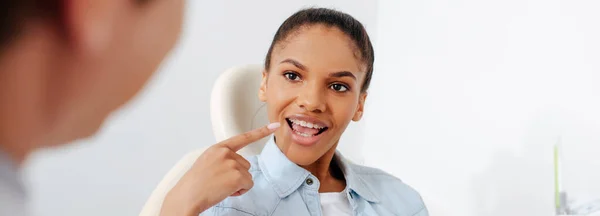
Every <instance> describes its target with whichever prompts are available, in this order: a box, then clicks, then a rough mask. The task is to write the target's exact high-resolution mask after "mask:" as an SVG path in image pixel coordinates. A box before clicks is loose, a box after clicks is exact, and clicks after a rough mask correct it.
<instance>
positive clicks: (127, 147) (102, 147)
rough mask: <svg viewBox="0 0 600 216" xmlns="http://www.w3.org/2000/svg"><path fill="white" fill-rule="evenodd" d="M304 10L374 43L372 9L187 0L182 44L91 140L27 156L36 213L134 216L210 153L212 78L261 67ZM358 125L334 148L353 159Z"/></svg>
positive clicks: (339, 1) (349, 0)
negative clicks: (355, 27)
mask: <svg viewBox="0 0 600 216" xmlns="http://www.w3.org/2000/svg"><path fill="white" fill-rule="evenodd" d="M306 5H316V6H335V7H336V8H338V9H341V10H343V11H346V12H348V13H350V14H352V15H354V16H355V17H356V18H358V19H359V20H361V21H363V23H364V24H365V25H366V26H367V28H368V30H369V31H370V32H372V35H373V36H374V35H375V33H376V29H375V28H374V27H375V21H376V18H377V17H376V10H377V1H371V0H369V1H366V0H303V1H293V2H290V1H278V0H259V1H244V0H224V1H189V4H188V5H187V7H186V9H187V11H188V12H189V13H188V14H187V15H186V22H187V23H186V25H185V29H184V34H183V38H182V40H181V41H180V44H179V46H178V47H177V48H176V49H175V50H174V53H173V55H172V56H171V57H170V58H169V60H168V61H167V62H166V63H165V64H164V65H163V66H162V68H161V72H160V73H159V74H158V75H157V76H156V77H155V78H154V79H153V81H152V82H151V84H150V85H149V86H148V88H147V89H145V90H144V92H143V93H142V94H141V96H140V97H138V98H137V99H136V100H135V101H134V102H133V103H132V104H130V105H129V106H128V107H127V108H126V109H124V110H123V111H122V112H120V113H118V114H116V115H115V116H114V117H113V118H112V119H111V121H109V122H107V124H106V127H105V128H104V129H103V130H102V131H101V133H100V134H99V136H97V137H95V138H94V139H92V140H87V141H82V143H79V144H78V145H72V146H69V147H67V148H62V149H56V150H48V151H44V152H40V153H38V154H36V155H34V156H33V157H32V158H31V160H30V161H29V164H28V166H27V167H26V169H25V174H26V178H27V179H28V181H29V184H28V185H29V187H30V192H31V196H30V197H31V199H32V203H31V205H32V207H33V208H34V210H35V213H36V215H44V216H46V215H48V216H80V215H87V216H105V215H114V216H131V215H137V214H138V213H139V212H140V210H141V208H142V206H143V205H144V202H145V201H146V199H147V198H148V196H149V195H150V193H151V192H152V190H153V189H154V188H155V186H156V185H157V184H158V183H159V181H160V179H161V178H162V177H163V176H164V175H165V174H166V173H167V171H168V170H169V169H170V168H171V167H172V166H173V165H175V163H176V162H177V161H178V160H179V159H180V158H181V157H183V156H184V155H185V154H186V153H188V152H190V151H192V150H194V149H198V148H202V147H205V146H208V145H212V144H214V142H215V138H214V136H213V134H212V130H211V123H210V115H209V107H210V106H209V104H208V103H209V99H210V94H211V88H212V86H213V83H214V82H215V80H216V78H217V76H218V75H219V73H221V72H222V71H224V70H226V69H227V68H230V67H232V66H236V65H244V64H254V63H257V64H261V63H262V62H263V59H264V57H265V54H266V53H267V49H268V47H269V45H270V43H271V40H272V38H273V35H274V33H275V31H276V30H277V28H278V27H279V25H280V24H281V23H282V22H283V21H284V20H285V18H287V17H288V16H290V15H291V14H292V13H293V12H295V11H297V10H298V9H300V8H301V7H304V6H306ZM362 127H363V126H362V123H360V124H353V125H351V126H350V128H349V129H348V131H349V132H350V133H347V134H346V135H345V136H344V137H343V139H344V140H345V141H344V143H343V144H342V145H341V146H340V148H341V149H342V150H343V151H344V153H346V154H347V155H349V156H351V155H359V154H358V150H359V149H360V148H358V147H355V146H356V145H358V143H360V142H361V140H362V131H363V129H361V128H362Z"/></svg>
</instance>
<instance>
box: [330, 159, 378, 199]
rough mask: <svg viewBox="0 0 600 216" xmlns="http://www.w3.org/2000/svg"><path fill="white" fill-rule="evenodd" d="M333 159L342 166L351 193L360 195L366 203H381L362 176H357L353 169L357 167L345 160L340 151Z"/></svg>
mask: <svg viewBox="0 0 600 216" xmlns="http://www.w3.org/2000/svg"><path fill="white" fill-rule="evenodd" d="M333 159H334V160H336V162H337V164H338V165H339V166H340V169H341V170H342V172H343V173H344V178H346V185H347V188H348V189H349V190H350V192H354V193H356V194H358V195H359V196H360V197H361V198H363V199H365V200H366V201H369V202H372V203H378V202H379V199H377V196H375V194H373V192H372V191H371V190H370V189H369V184H368V183H367V182H366V181H365V180H364V179H363V178H361V177H360V175H357V174H356V172H355V170H354V169H353V168H354V167H355V166H356V165H354V164H352V162H351V161H349V160H348V159H346V158H344V156H342V154H341V153H340V152H339V151H336V152H335V156H334V157H333Z"/></svg>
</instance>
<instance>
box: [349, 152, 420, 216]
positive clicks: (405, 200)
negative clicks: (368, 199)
mask: <svg viewBox="0 0 600 216" xmlns="http://www.w3.org/2000/svg"><path fill="white" fill-rule="evenodd" d="M349 166H350V167H351V169H352V170H353V172H354V174H355V175H356V176H357V177H358V178H360V179H361V180H362V182H363V184H364V185H365V187H367V188H368V190H369V191H371V192H372V193H373V195H374V196H375V197H376V198H377V199H378V200H379V201H380V202H379V204H380V205H384V206H385V208H386V209H393V210H394V212H406V214H407V215H415V214H417V213H419V212H424V211H426V207H425V203H424V202H423V199H422V198H421V195H420V194H419V192H417V190H415V189H414V188H413V187H411V186H409V185H408V184H406V183H404V182H403V181H402V180H401V179H400V178H398V177H396V176H393V175H391V174H389V173H387V172H385V171H383V170H381V169H377V168H373V167H367V166H361V165H356V164H349Z"/></svg>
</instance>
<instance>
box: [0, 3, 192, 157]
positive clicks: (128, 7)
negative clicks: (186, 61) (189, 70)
mask: <svg viewBox="0 0 600 216" xmlns="http://www.w3.org/2000/svg"><path fill="white" fill-rule="evenodd" d="M183 4H184V1H183V0H2V1H1V2H0V14H2V15H1V16H2V19H1V20H0V150H3V151H6V152H9V154H12V156H13V157H16V158H17V160H19V159H23V158H24V157H25V156H26V155H27V153H29V152H31V151H32V150H34V149H36V148H39V147H43V146H49V145H57V144H61V143H66V142H70V141H73V140H76V139H79V138H84V137H88V136H90V135H92V134H94V133H95V132H96V131H97V130H98V129H99V127H100V126H101V125H102V123H103V121H104V120H105V119H106V118H107V116H108V115H109V114H110V113H111V112H112V111H114V110H115V109H117V108H119V107H120V106H121V105H123V104H125V103H126V102H127V101H128V100H130V99H131V98H132V97H133V96H134V95H135V94H136V93H137V92H138V91H139V90H140V89H141V88H142V87H143V86H144V84H145V83H146V82H147V80H148V79H149V77H150V76H151V75H152V74H153V73H154V71H155V70H156V69H157V67H158V65H159V64H160V63H161V61H162V60H163V58H164V57H165V55H166V54H167V53H168V52H169V51H170V50H171V48H172V47H173V46H174V44H175V43H176V41H177V39H178V37H179V33H180V28H181V23H182V12H183Z"/></svg>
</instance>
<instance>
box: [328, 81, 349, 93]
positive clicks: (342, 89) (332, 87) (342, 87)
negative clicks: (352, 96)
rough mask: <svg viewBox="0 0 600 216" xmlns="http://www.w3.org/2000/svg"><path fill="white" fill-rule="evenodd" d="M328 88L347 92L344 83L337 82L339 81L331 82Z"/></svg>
mask: <svg viewBox="0 0 600 216" xmlns="http://www.w3.org/2000/svg"><path fill="white" fill-rule="evenodd" d="M330 88H331V89H333V90H334V91H336V92H347V91H348V87H346V86H345V85H342V84H339V83H336V84H332V85H331V86H330Z"/></svg>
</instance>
